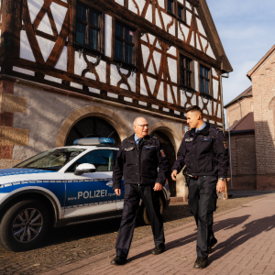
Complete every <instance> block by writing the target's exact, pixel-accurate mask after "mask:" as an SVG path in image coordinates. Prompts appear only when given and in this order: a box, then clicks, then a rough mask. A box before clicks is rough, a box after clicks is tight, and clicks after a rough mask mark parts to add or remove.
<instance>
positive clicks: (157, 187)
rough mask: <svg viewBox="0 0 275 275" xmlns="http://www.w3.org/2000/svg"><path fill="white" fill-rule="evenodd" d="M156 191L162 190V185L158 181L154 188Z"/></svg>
mask: <svg viewBox="0 0 275 275" xmlns="http://www.w3.org/2000/svg"><path fill="white" fill-rule="evenodd" d="M153 189H154V191H161V189H162V185H161V184H160V183H158V182H156V183H155V187H154V188H153Z"/></svg>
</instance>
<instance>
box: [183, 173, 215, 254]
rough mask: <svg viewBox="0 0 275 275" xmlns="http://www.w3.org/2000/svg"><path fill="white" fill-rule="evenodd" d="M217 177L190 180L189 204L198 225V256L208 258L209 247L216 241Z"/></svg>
mask: <svg viewBox="0 0 275 275" xmlns="http://www.w3.org/2000/svg"><path fill="white" fill-rule="evenodd" d="M217 181H218V178H217V177H216V176H201V177H198V178H197V179H195V178H189V183H188V189H189V197H188V204H189V208H190V212H191V214H193V215H194V218H195V220H196V224H197V229H198V233H197V256H198V257H201V258H206V257H208V246H209V245H211V243H213V241H215V240H216V239H215V236H214V232H213V228H212V227H213V212H214V211H215V210H216V204H217V194H216V184H217Z"/></svg>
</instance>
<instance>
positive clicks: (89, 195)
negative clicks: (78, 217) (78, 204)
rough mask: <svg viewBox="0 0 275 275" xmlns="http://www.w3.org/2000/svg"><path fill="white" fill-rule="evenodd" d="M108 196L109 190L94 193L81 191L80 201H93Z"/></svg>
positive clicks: (79, 193)
mask: <svg viewBox="0 0 275 275" xmlns="http://www.w3.org/2000/svg"><path fill="white" fill-rule="evenodd" d="M107 196H108V190H94V191H84V192H82V191H79V192H78V196H77V197H78V199H80V198H83V199H93V198H102V197H107Z"/></svg>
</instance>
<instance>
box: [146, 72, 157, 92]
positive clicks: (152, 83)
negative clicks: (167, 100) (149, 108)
mask: <svg viewBox="0 0 275 275" xmlns="http://www.w3.org/2000/svg"><path fill="white" fill-rule="evenodd" d="M147 81H148V84H149V88H150V91H151V93H152V94H153V93H154V90H155V87H156V83H157V80H156V79H154V78H152V77H150V76H147Z"/></svg>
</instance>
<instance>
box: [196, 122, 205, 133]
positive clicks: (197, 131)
mask: <svg viewBox="0 0 275 275" xmlns="http://www.w3.org/2000/svg"><path fill="white" fill-rule="evenodd" d="M205 126H206V123H205V122H204V123H203V125H202V126H201V128H200V129H197V128H196V129H195V133H197V132H198V131H201V130H202V129H203V128H204V127H205Z"/></svg>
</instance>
